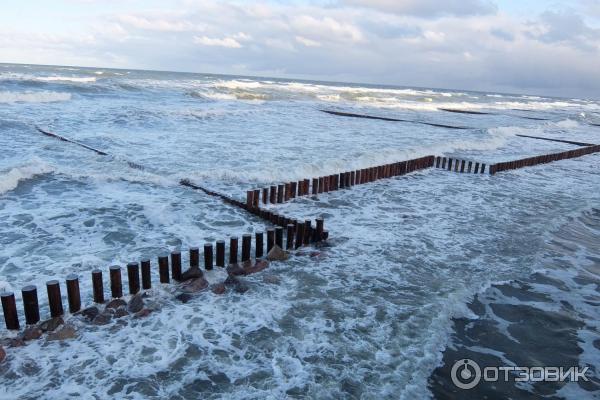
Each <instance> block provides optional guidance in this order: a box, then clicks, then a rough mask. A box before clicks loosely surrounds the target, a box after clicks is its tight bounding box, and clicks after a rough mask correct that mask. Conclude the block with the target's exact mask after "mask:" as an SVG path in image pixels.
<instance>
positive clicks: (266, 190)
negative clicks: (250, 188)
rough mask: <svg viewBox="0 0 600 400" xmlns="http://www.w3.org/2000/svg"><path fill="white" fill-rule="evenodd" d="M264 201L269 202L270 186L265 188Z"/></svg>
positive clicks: (264, 202)
mask: <svg viewBox="0 0 600 400" xmlns="http://www.w3.org/2000/svg"><path fill="white" fill-rule="evenodd" d="M262 202H263V204H267V203H268V202H269V188H263V190H262Z"/></svg>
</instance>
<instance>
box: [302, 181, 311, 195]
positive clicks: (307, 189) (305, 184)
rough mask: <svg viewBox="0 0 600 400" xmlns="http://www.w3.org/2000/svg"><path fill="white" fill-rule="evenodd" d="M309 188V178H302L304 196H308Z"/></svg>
mask: <svg viewBox="0 0 600 400" xmlns="http://www.w3.org/2000/svg"><path fill="white" fill-rule="evenodd" d="M309 190H310V179H305V180H304V194H303V195H304V196H308V195H309V194H310V192H309Z"/></svg>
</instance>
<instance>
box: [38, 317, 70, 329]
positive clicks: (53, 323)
mask: <svg viewBox="0 0 600 400" xmlns="http://www.w3.org/2000/svg"><path fill="white" fill-rule="evenodd" d="M64 323H65V321H63V319H62V318H61V317H54V318H50V319H47V320H45V321H43V322H42V323H40V329H41V330H42V332H52V331H54V330H55V329H56V328H58V327H59V326H60V325H62V324H64Z"/></svg>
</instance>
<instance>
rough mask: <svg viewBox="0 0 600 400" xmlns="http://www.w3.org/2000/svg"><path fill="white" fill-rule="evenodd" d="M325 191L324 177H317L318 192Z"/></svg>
mask: <svg viewBox="0 0 600 400" xmlns="http://www.w3.org/2000/svg"><path fill="white" fill-rule="evenodd" d="M324 191H325V177H324V176H320V177H319V193H323V192H324Z"/></svg>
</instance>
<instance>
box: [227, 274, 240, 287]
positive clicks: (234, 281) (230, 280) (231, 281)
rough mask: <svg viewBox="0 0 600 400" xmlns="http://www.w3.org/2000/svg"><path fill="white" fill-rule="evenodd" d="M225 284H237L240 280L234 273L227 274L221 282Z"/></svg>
mask: <svg viewBox="0 0 600 400" xmlns="http://www.w3.org/2000/svg"><path fill="white" fill-rule="evenodd" d="M223 283H224V284H225V285H227V286H232V285H237V284H239V283H240V280H239V279H238V278H236V277H235V276H234V275H227V279H225V282H223Z"/></svg>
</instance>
